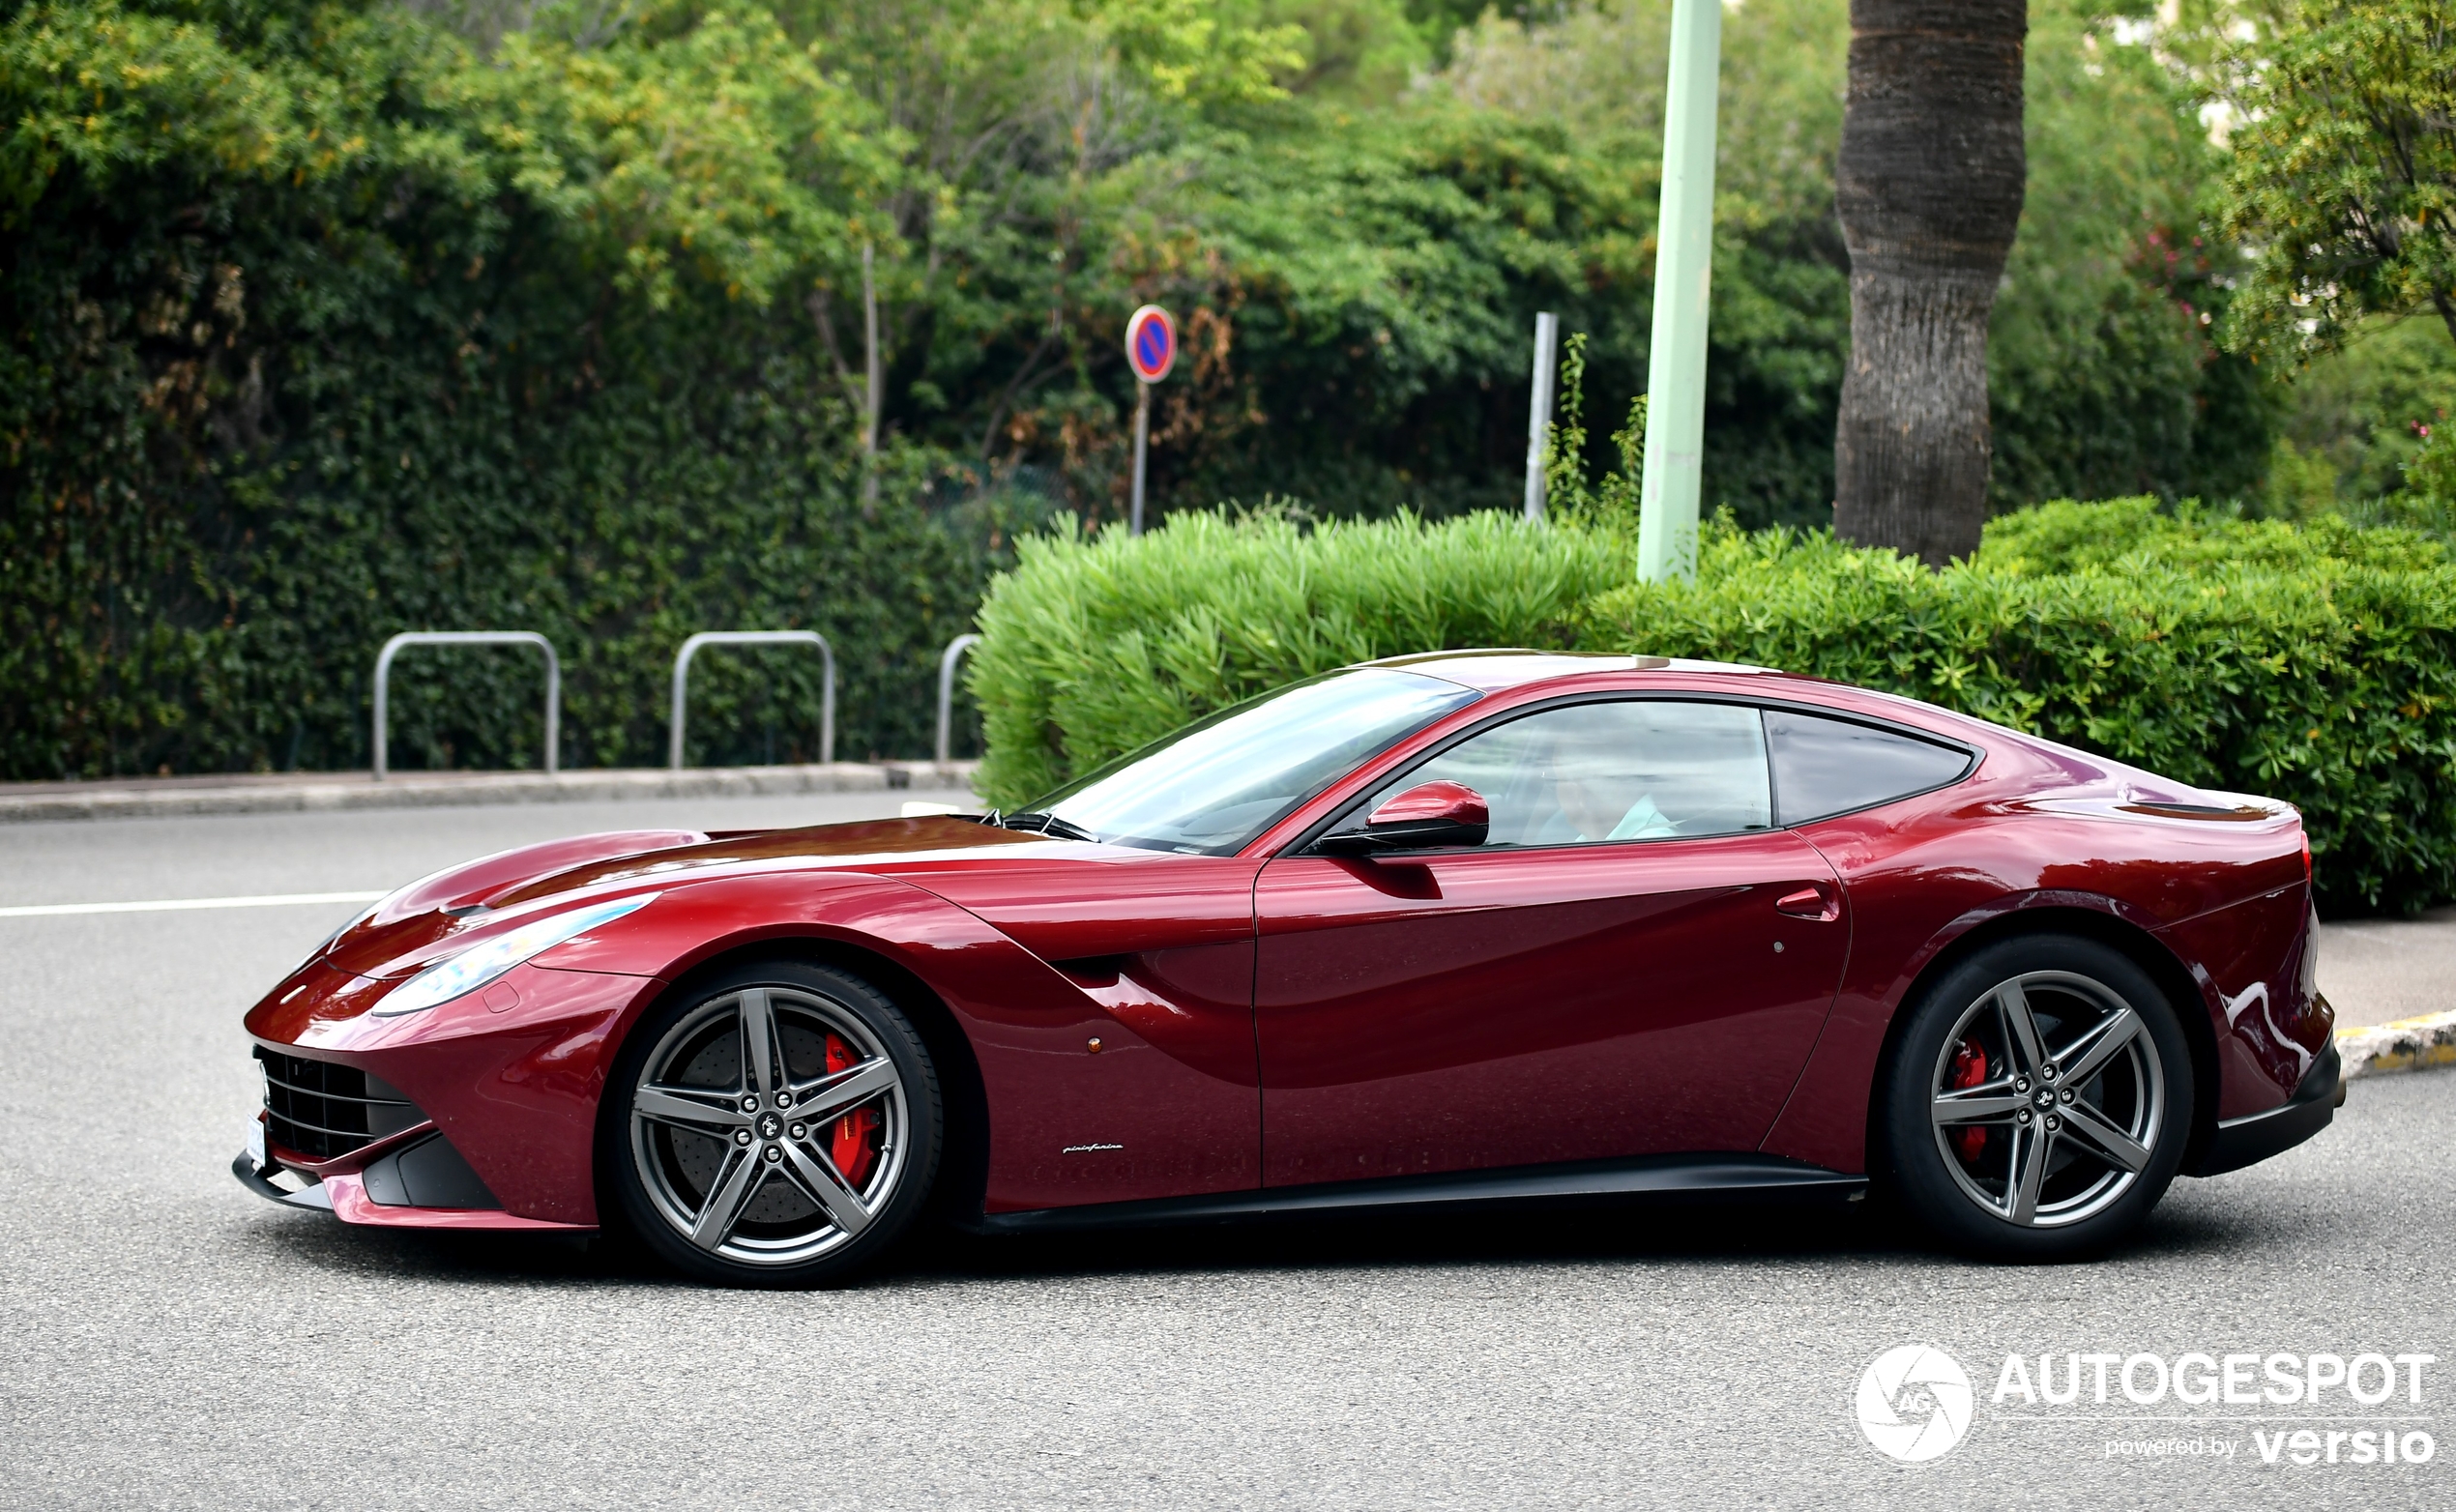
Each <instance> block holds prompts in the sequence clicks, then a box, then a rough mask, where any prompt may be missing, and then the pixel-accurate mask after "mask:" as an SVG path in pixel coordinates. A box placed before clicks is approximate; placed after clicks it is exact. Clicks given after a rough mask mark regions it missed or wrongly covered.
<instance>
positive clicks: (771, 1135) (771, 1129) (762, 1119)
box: [759, 1113, 784, 1140]
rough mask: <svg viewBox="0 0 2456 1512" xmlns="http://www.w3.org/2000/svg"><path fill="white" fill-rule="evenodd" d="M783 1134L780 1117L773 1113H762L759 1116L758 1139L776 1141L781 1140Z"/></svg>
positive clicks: (782, 1121)
mask: <svg viewBox="0 0 2456 1512" xmlns="http://www.w3.org/2000/svg"><path fill="white" fill-rule="evenodd" d="M783 1134H784V1119H783V1118H782V1116H780V1115H778V1114H774V1113H763V1114H761V1115H759V1137H760V1138H761V1139H765V1140H774V1139H778V1138H781V1137H782V1136H783Z"/></svg>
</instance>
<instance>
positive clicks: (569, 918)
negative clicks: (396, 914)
mask: <svg viewBox="0 0 2456 1512" xmlns="http://www.w3.org/2000/svg"><path fill="white" fill-rule="evenodd" d="M656 896H657V894H656V893H654V892H644V893H641V894H640V895H639V896H637V897H629V898H619V899H617V900H615V901H614V902H611V903H596V904H592V905H590V906H589V907H587V908H578V909H573V910H571V911H570V913H568V914H555V915H550V916H547V917H544V918H540V919H532V920H531V921H529V922H528V923H525V924H523V925H521V926H520V927H519V928H517V929H515V930H512V932H511V933H510V934H503V935H497V936H495V937H494V938H493V939H492V940H489V941H486V942H485V943H484V944H482V945H471V946H470V947H469V948H468V949H466V950H463V951H461V952H460V953H459V954H457V955H448V956H446V957H444V958H443V959H442V960H440V961H437V962H436V963H435V964H434V965H432V966H430V967H428V968H426V969H425V970H424V971H423V972H420V973H419V974H417V975H415V976H413V977H411V978H410V979H409V980H407V981H405V982H403V983H401V984H400V985H399V986H398V987H396V988H395V989H394V990H393V991H392V992H391V993H390V994H388V995H387V996H386V997H385V999H384V1001H383V1002H382V1003H379V1004H377V1006H376V1008H375V1012H376V1013H377V1014H378V1015H392V1014H396V1013H416V1012H418V1011H419V1010H421V1009H423V1008H431V1007H433V1006H434V1005H435V1004H436V1003H450V1002H451V1001H452V1000H453V999H454V998H457V997H459V996H461V995H462V994H463V993H470V992H476V991H477V990H478V989H479V988H481V987H483V986H484V985H485V984H486V983H488V982H490V981H493V980H494V979H495V978H496V977H498V976H500V975H502V974H504V973H506V972H508V971H510V970H512V968H513V967H515V966H517V965H519V964H520V963H521V962H523V961H525V960H527V959H528V958H529V957H531V956H533V955H537V954H540V953H541V952H543V951H547V950H551V949H553V948H554V947H555V946H556V945H561V944H562V943H563V942H565V941H566V940H569V939H570V938H571V937H573V936H574V935H579V934H584V933H586V932H587V931H589V930H592V929H595V928H596V927H597V926H598V925H599V924H610V923H612V922H613V921H614V920H616V919H618V918H621V917H622V916H624V915H626V914H629V913H630V912H631V911H632V910H634V909H638V908H642V907H644V906H646V905H647V904H648V903H650V902H651V901H653V900H654V899H655V898H656Z"/></svg>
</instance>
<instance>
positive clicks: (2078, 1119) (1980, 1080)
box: [1876, 934, 2196, 1264]
mask: <svg viewBox="0 0 2456 1512" xmlns="http://www.w3.org/2000/svg"><path fill="white" fill-rule="evenodd" d="M2126 1014H2128V1015H2129V1018H2128V1020H2127V1018H2126V1017H2125V1015H2126ZM2024 1020H2026V1021H2027V1022H2028V1024H2029V1025H2030V1039H2031V1041H2032V1043H2034V1045H2035V1047H2036V1049H2035V1052H2034V1054H2033V1052H2032V1051H2031V1050H2029V1049H2028V1048H2026V1047H2025V1046H2024V1044H2023V1043H2022V1032H2021V1030H2020V1027H2019V1026H2020V1024H2021V1022H2022V1021H2024ZM2025 1061H2032V1063H2031V1064H2028V1065H2025V1063H2024V1062H2025ZM2075 1070H2077V1071H2078V1072H2080V1073H2081V1075H2082V1077H2083V1080H2081V1081H2080V1082H2079V1083H2078V1084H2075V1083H2074V1081H2073V1079H2072V1077H2071V1076H2070V1075H2068V1074H2066V1073H2067V1072H2069V1071H2075ZM2195 1095H2196V1090H2195V1087H2194V1082H2193V1075H2192V1061H2191V1047H2190V1044H2189V1042H2188V1041H2187V1040H2186V1039H2185V1038H2184V1036H2183V1029H2182V1024H2181V1022H2180V1021H2179V1020H2178V1018H2177V1016H2176V1012H2175V1008H2174V1005H2173V1004H2172V1003H2169V1002H2168V1001H2167V999H2166V995H2165V993H2163V992H2162V991H2160V990H2159V989H2158V986H2157V983H2156V982H2155V981H2154V980H2152V979H2151V978H2150V976H2149V974H2148V973H2147V972H2145V971H2143V970H2142V969H2141V968H2140V966H2139V965H2138V964H2137V963H2136V962H2134V961H2133V960H2132V959H2131V958H2130V957H2129V956H2126V955H2125V954H2123V953H2122V952H2121V951H2120V950H2117V949H2115V948H2114V947H2113V946H2110V945H2103V944H2100V943H2099V942H2097V941H2094V940H2089V939H2084V938H2081V937H2078V936H2074V935H2061V934H2037V935H2020V936H2015V937H2013V938H2010V939H2006V940H2000V941H1997V942H1995V943H1994V944H1992V945H1984V946H1982V947H1980V948H1979V949H1977V950H1976V951H1974V952H1973V953H1972V954H1971V955H1969V956H1968V957H1966V958H1964V959H1963V960H1961V961H1960V962H1958V963H1956V964H1954V965H1953V966H1952V967H1950V968H1949V969H1947V970H1946V971H1945V972H1944V974H1942V975H1941V976H1939V977H1938V978H1937V979H1936V980H1935V981H1933V982H1931V983H1929V984H1927V986H1926V987H1925V988H1924V989H1923V990H1922V991H1921V992H1920V993H1919V995H1918V997H1917V999H1916V1001H1915V1002H1914V1003H1912V1004H1911V1006H1910V1007H1909V1008H1908V1009H1907V1010H1906V1011H1905V1017H1904V1021H1903V1024H1902V1030H1901V1032H1900V1034H1899V1035H1897V1036H1896V1038H1895V1040H1894V1043H1893V1048H1892V1052H1891V1054H1890V1056H1889V1058H1888V1060H1887V1062H1886V1072H1885V1077H1884V1082H1883V1088H1882V1091H1881V1095H1880V1098H1879V1101H1878V1106H1877V1112H1878V1119H1877V1130H1876V1132H1877V1136H1878V1138H1877V1145H1878V1149H1877V1154H1878V1156H1879V1161H1878V1165H1877V1171H1878V1174H1879V1176H1880V1178H1882V1184H1883V1185H1884V1186H1885V1187H1886V1189H1887V1195H1888V1197H1889V1198H1890V1199H1891V1200H1892V1201H1893V1202H1894V1203H1895V1204H1897V1205H1898V1206H1899V1207H1901V1209H1902V1210H1903V1211H1904V1212H1905V1213H1907V1215H1908V1216H1910V1217H1911V1218H1912V1219H1913V1220H1914V1221H1915V1222H1916V1223H1917V1224H1919V1225H1920V1226H1921V1227H1922V1228H1924V1229H1925V1230H1926V1231H1927V1232H1928V1233H1929V1234H1930V1235H1932V1236H1935V1237H1936V1238H1937V1239H1938V1240H1940V1241H1942V1242H1943V1243H1944V1244H1946V1245H1948V1246H1950V1247H1952V1248H1954V1249H1958V1250H1961V1251H1963V1252H1965V1253H1968V1254H1972V1255H1976V1256H1980V1257H1983V1258H1986V1259H1990V1260H2000V1261H2011V1262H2015V1263H2027V1264H2043V1263H2052V1262H2056V1261H2064V1260H2075V1259H2081V1258H2085V1257H2088V1256H2092V1255H2096V1254H2099V1253H2102V1252H2103V1251H2104V1250H2105V1249H2106V1248H2107V1247H2108V1246H2109V1245H2111V1244H2113V1243H2115V1242H2116V1241H2117V1240H2119V1239H2120V1238H2122V1237H2123V1236H2125V1235H2126V1234H2129V1233H2130V1232H2131V1231H2132V1230H2133V1229H2134V1228H2136V1227H2137V1226H2138V1225H2139V1224H2140V1223H2141V1221H2142V1220H2143V1219H2145V1218H2146V1217H2148V1215H2149V1209H2150V1208H2151V1207H2155V1206H2156V1205H2157V1201H2158V1199H2159V1198H2160V1197H2162V1196H2164V1195H2165V1192H2166V1188H2167V1185H2168V1183H2170V1182H2171V1181H2173V1180H2174V1178H2175V1172H2176V1168H2177V1167H2178V1165H2180V1164H2181V1162H2182V1158H2183V1148H2184V1146H2185V1145H2186V1144H2187V1143H2188V1142H2189V1141H2190V1138H2191V1131H2192V1119H2193V1116H2194V1102H2193V1099H2194V1096H2195ZM1999 1109H2001V1113H1999V1111H1998V1110H1999ZM2135 1162H2137V1164H2135Z"/></svg>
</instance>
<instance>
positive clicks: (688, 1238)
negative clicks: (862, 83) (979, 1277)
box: [598, 960, 946, 1288]
mask: <svg viewBox="0 0 2456 1512" xmlns="http://www.w3.org/2000/svg"><path fill="white" fill-rule="evenodd" d="M754 1021H757V1022H764V1024H765V1025H766V1028H765V1029H764V1030H760V1029H757V1028H754V1027H753V1026H754ZM761 1033H764V1034H765V1036H766V1040H767V1044H768V1046H769V1049H770V1054H769V1055H768V1056H767V1057H765V1058H764V1059H765V1061H766V1063H767V1067H768V1069H767V1073H766V1076H765V1078H764V1080H763V1079H761V1078H760V1077H758V1076H756V1075H754V1074H753V1073H752V1067H753V1063H754V1060H755V1059H759V1058H754V1056H753V1055H752V1054H751V1050H750V1046H751V1044H752V1042H753V1040H754V1039H755V1038H756V1037H757V1036H758V1035H760V1034H761ZM839 1062H841V1064H840V1065H839ZM652 1073H653V1074H652ZM847 1098H850V1099H853V1100H851V1101H844V1100H843V1099H847ZM605 1104H606V1106H605V1112H604V1116H603V1117H602V1118H601V1119H599V1130H598V1161H599V1171H600V1172H602V1173H604V1185H605V1186H606V1187H607V1188H610V1190H611V1195H612V1197H613V1199H614V1202H615V1205H616V1207H617V1210H618V1212H619V1214H620V1217H621V1219H622V1222H623V1223H624V1225H625V1226H626V1227H627V1228H628V1229H629V1231H630V1233H631V1235H632V1236H635V1237H636V1239H637V1240H638V1241H639V1242H640V1243H641V1244H642V1245H643V1246H644V1247H646V1248H647V1249H648V1251H649V1252H651V1253H652V1254H654V1255H656V1256H657V1257H658V1259H660V1260H662V1261H664V1262H665V1263H666V1264H668V1265H672V1266H674V1267H675V1268H676V1269H678V1270H681V1271H683V1272H684V1273H685V1274H687V1275H689V1276H692V1277H695V1278H697V1279H699V1280H702V1281H712V1282H716V1283H718V1284H721V1285H725V1286H742V1287H771V1288H791V1287H813V1286H830V1285H836V1284H839V1283H841V1282H843V1281H845V1280H847V1279H849V1278H851V1277H852V1276H854V1275H855V1274H856V1273H858V1272H859V1271H861V1270H862V1269H863V1267H865V1266H867V1265H871V1264H873V1263H874V1262H876V1261H877V1260H878V1259H879V1258H880V1257H881V1255H883V1254H884V1253H885V1252H886V1251H887V1250H888V1249H890V1248H891V1247H892V1245H893V1244H894V1243H895V1241H896V1239H897V1238H898V1237H899V1236H901V1235H902V1234H903V1233H904V1231H905V1230H906V1229H907V1228H908V1227H910V1225H911V1224H912V1221H913V1219H914V1218H915V1216H917V1215H918V1214H919V1213H920V1212H921V1209H922V1207H924V1206H925V1205H926V1203H927V1202H928V1199H929V1193H930V1188H931V1186H932V1184H933V1183H934V1182H935V1181H936V1179H937V1177H938V1168H939V1160H940V1154H941V1149H942V1147H943V1145H944V1142H945V1138H946V1115H945V1109H944V1105H943V1100H942V1098H941V1095H940V1091H939V1083H938V1073H937V1069H936V1067H935V1066H934V1065H933V1064H932V1063H931V1061H930V1056H929V1051H928V1049H927V1048H926V1047H925V1046H924V1045H923V1044H922V1042H921V1034H920V1032H918V1031H916V1030H915V1029H914V1027H913V1024H912V1021H911V1020H909V1019H908V1018H906V1017H905V1016H904V1014H903V1012H902V1011H901V1010H900V1009H898V1008H897V1007H896V1006H895V1004H894V1003H892V1001H890V1000H889V998H888V997H887V995H886V994H884V993H882V992H880V991H879V990H878V989H877V988H875V987H873V986H871V985H870V984H869V983H867V982H865V981H863V980H862V979H861V978H860V977H858V976H856V975H854V974H851V973H849V972H844V971H839V970H836V969H834V968H833V967H825V966H816V965H812V964H810V963H808V962H804V961H793V960H771V961H758V962H751V963H747V964H745V965H741V966H737V967H733V968H729V969H727V970H725V971H723V972H720V973H718V974H715V975H712V976H708V977H704V978H701V979H699V980H696V981H691V982H688V983H687V984H685V985H684V986H683V987H682V988H681V989H679V990H677V991H675V992H673V993H671V994H669V995H668V996H667V998H666V1000H665V1001H664V1002H662V1003H659V1004H658V1006H657V1007H656V1008H654V1009H652V1010H650V1012H649V1013H648V1015H647V1016H646V1017H644V1018H643V1019H642V1020H641V1021H640V1023H639V1024H638V1026H637V1027H636V1028H634V1029H633V1030H632V1031H631V1033H630V1037H629V1041H628V1042H627V1043H626V1044H625V1045H624V1047H623V1052H622V1054H621V1055H620V1056H618V1057H617V1058H616V1060H615V1064H614V1071H613V1075H612V1077H611V1079H610V1080H609V1081H608V1082H607V1084H606V1089H605ZM754 1104H755V1106H754ZM804 1109H808V1110H812V1111H813V1112H814V1114H815V1117H812V1116H807V1115H804V1116H801V1117H797V1115H799V1114H801V1113H802V1110H804ZM694 1220H695V1221H696V1227H697V1229H698V1234H699V1236H698V1237H696V1238H694V1236H693V1232H692V1230H693V1226H694Z"/></svg>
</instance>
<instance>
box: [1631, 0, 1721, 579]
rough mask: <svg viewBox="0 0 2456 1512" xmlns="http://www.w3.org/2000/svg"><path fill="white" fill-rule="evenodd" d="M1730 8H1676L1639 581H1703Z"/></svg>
mask: <svg viewBox="0 0 2456 1512" xmlns="http://www.w3.org/2000/svg"><path fill="white" fill-rule="evenodd" d="M1722 45H1723V8H1722V0H1672V70H1671V82H1670V87H1669V88H1668V89H1667V90H1666V91H1665V92H1664V101H1663V204H1662V216H1661V218H1660V222H1659V224H1658V226H1657V228H1656V231H1655V238H1654V247H1655V250H1654V339H1653V343H1652V349H1651V351H1650V352H1649V353H1648V358H1647V369H1646V392H1647V393H1648V395H1649V396H1650V397H1649V398H1648V400H1647V406H1646V474H1645V480H1644V481H1643V483H1641V484H1640V491H1639V496H1638V497H1639V509H1640V510H1641V513H1640V514H1639V516H1638V525H1637V571H1638V575H1639V576H1640V577H1643V578H1645V579H1646V580H1647V581H1649V582H1661V581H1663V580H1664V579H1666V578H1669V577H1671V576H1673V575H1675V574H1677V575H1679V576H1681V577H1688V576H1692V575H1694V574H1695V573H1696V571H1697V465H1698V458H1699V455H1700V453H1701V452H1702V451H1704V450H1705V443H1706V304H1707V293H1708V290H1709V288H1710V285H1711V283H1712V280H1713V273H1714V103H1715V83H1716V79H1717V75H1718V74H1719V73H1720V70H1721V62H1722Z"/></svg>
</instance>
